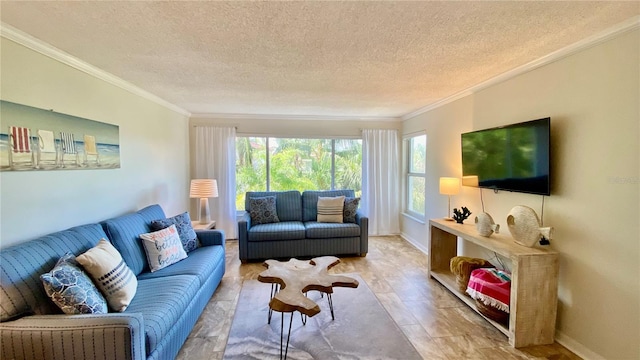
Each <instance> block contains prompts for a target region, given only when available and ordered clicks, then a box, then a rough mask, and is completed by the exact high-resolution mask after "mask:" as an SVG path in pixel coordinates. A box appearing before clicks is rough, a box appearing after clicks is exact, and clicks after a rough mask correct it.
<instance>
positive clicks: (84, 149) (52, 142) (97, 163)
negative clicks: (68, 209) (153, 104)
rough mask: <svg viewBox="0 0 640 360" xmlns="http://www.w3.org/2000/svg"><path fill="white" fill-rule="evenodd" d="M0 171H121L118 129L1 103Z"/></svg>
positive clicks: (96, 122)
mask: <svg viewBox="0 0 640 360" xmlns="http://www.w3.org/2000/svg"><path fill="white" fill-rule="evenodd" d="M0 119H1V122H0V124H1V127H0V171H27V170H31V171H47V170H80V169H84V170H86V169H117V168H120V141H119V136H120V135H119V127H118V126H117V125H112V124H107V123H103V122H99V121H94V120H89V119H84V118H80V117H76V116H71V115H66V114H60V113H57V112H55V111H52V110H44V109H38V108H35V107H31V106H26V105H21V104H16V103H12V102H8V101H4V100H0Z"/></svg>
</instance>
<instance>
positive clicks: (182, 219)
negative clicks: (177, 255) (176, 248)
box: [150, 212, 198, 252]
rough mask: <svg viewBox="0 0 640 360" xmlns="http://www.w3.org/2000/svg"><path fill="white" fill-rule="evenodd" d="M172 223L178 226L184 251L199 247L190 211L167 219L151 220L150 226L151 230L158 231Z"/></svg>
mask: <svg viewBox="0 0 640 360" xmlns="http://www.w3.org/2000/svg"><path fill="white" fill-rule="evenodd" d="M171 225H175V226H176V229H177V230H178V235H179V236H180V241H181V242H182V247H183V248H184V251H186V252H190V251H193V250H195V249H197V248H198V237H197V236H196V232H195V230H193V226H191V217H190V216H189V213H188V212H184V213H182V214H180V215H176V216H174V217H171V218H167V219H161V220H154V221H152V222H151V224H150V227H151V231H158V230H162V229H166V228H168V227H169V226H171Z"/></svg>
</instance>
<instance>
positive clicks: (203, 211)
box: [199, 198, 211, 224]
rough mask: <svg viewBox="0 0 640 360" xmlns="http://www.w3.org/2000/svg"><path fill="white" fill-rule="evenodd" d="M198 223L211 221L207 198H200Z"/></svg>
mask: <svg viewBox="0 0 640 360" xmlns="http://www.w3.org/2000/svg"><path fill="white" fill-rule="evenodd" d="M199 218H200V224H208V223H210V222H211V214H210V212H209V199H208V198H200V216H199Z"/></svg>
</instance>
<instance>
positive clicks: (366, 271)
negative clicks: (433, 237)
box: [177, 237, 580, 360]
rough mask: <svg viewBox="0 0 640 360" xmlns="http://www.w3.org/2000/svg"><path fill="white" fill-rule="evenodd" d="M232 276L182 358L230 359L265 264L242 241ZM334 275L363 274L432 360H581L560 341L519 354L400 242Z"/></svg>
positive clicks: (231, 263) (232, 246)
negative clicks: (245, 303) (227, 354)
mask: <svg viewBox="0 0 640 360" xmlns="http://www.w3.org/2000/svg"><path fill="white" fill-rule="evenodd" d="M226 249H227V254H226V261H227V271H226V273H225V275H224V278H223V279H222V283H221V284H220V286H219V287H218V289H217V290H216V292H215V294H214V295H213V297H212V298H211V300H210V301H209V304H208V305H207V307H206V308H205V310H204V312H203V313H202V315H201V316H200V318H199V319H198V322H197V323H196V325H195V327H194V329H193V331H192V332H191V334H190V335H189V338H188V339H187V341H186V342H185V344H184V346H183V347H182V349H181V350H180V353H179V354H178V357H177V358H178V359H180V360H183V359H185V360H186V359H188V360H199V359H203V360H204V359H222V355H223V353H224V347H225V345H226V342H227V336H228V334H229V329H230V328H231V322H232V320H233V316H234V313H235V312H236V311H242V309H236V304H237V301H238V295H239V293H240V288H241V287H242V282H243V280H245V279H257V277H258V274H259V273H260V272H261V271H262V270H263V269H264V267H263V266H262V264H261V263H259V262H258V263H249V264H241V263H240V260H239V259H238V242H237V241H234V240H231V241H227V247H226ZM341 260H342V262H341V263H340V264H338V265H337V266H335V267H334V268H333V269H332V270H331V272H333V273H350V272H357V273H359V274H360V276H362V278H363V279H364V280H365V281H366V283H367V286H369V288H370V289H371V290H372V291H373V292H374V293H375V295H376V296H377V298H378V300H380V302H381V303H382V304H383V305H384V307H385V308H386V309H387V311H388V312H389V314H390V315H391V317H392V318H393V319H394V320H395V322H396V323H397V324H398V326H400V328H401V329H402V330H403V331H404V333H405V335H406V336H407V338H408V339H409V340H410V341H411V342H412V343H413V345H414V346H415V348H416V350H418V352H419V353H420V354H421V355H422V357H423V358H424V359H434V360H436V359H486V360H489V359H491V360H494V359H496V360H502V359H504V360H511V359H550V360H574V359H580V357H578V356H576V355H575V354H573V353H572V352H571V351H569V350H567V349H566V348H564V347H563V346H561V345H559V344H557V343H555V344H552V345H545V346H532V347H527V348H521V349H514V348H512V347H510V346H509V343H508V341H507V338H506V336H504V335H503V334H502V333H501V332H499V331H498V330H496V329H495V328H494V327H493V326H491V325H490V324H489V323H487V322H486V321H485V320H484V319H483V318H482V317H480V316H479V315H478V314H476V313H475V312H474V311H472V310H471V309H469V308H468V307H467V306H466V305H465V304H464V303H462V302H461V301H460V300H458V299H457V298H456V297H454V296H453V295H451V294H450V293H449V292H448V290H446V289H445V288H444V287H442V286H441V285H440V284H438V283H437V282H435V281H434V280H432V279H429V278H428V277H427V274H426V269H427V257H426V256H425V255H424V254H423V253H422V252H420V251H419V250H417V249H416V248H414V247H413V246H412V245H411V244H409V243H407V242H406V241H404V240H403V239H401V238H400V237H370V238H369V254H368V255H367V256H366V257H364V258H361V257H344V258H341Z"/></svg>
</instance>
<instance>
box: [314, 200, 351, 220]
mask: <svg viewBox="0 0 640 360" xmlns="http://www.w3.org/2000/svg"><path fill="white" fill-rule="evenodd" d="M344 198H345V197H344V196H336V197H318V222H323V223H342V217H343V216H344V215H343V214H344Z"/></svg>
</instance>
